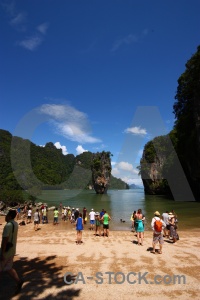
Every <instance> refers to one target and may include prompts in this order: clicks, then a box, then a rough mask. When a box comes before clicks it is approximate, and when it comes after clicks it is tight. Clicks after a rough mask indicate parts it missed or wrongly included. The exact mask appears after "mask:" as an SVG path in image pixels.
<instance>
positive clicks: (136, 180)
mask: <svg viewBox="0 0 200 300" xmlns="http://www.w3.org/2000/svg"><path fill="white" fill-rule="evenodd" d="M121 180H123V181H124V182H126V183H128V184H136V185H139V186H143V183H142V179H141V178H131V177H126V176H125V177H122V178H121Z"/></svg>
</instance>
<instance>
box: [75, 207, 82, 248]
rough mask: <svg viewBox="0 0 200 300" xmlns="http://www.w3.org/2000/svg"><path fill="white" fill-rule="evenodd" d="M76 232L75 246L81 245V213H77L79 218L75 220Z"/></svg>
mask: <svg viewBox="0 0 200 300" xmlns="http://www.w3.org/2000/svg"><path fill="white" fill-rule="evenodd" d="M76 230H77V244H81V243H82V231H83V218H82V214H81V213H79V216H78V218H77V219H76Z"/></svg>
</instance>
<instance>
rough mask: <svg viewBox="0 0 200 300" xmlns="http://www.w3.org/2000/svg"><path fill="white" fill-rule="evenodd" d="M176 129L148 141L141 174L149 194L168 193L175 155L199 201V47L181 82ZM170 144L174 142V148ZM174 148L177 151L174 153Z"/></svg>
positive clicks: (176, 104) (176, 100) (180, 78)
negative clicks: (168, 180)
mask: <svg viewBox="0 0 200 300" xmlns="http://www.w3.org/2000/svg"><path fill="white" fill-rule="evenodd" d="M173 109H174V114H175V118H176V121H175V125H174V129H173V130H172V131H171V132H170V133H169V134H168V135H166V136H161V137H156V138H155V139H153V140H152V141H150V142H148V143H147V144H146V145H145V147H144V151H143V156H142V159H141V162H140V167H139V169H140V173H141V176H142V179H143V183H144V188H145V192H146V193H147V194H158V193H160V194H169V193H170V192H171V191H170V187H169V184H168V182H167V180H166V178H170V176H171V177H172V176H174V180H176V184H177V185H178V184H179V185H180V186H181V184H182V183H181V182H180V180H179V178H178V176H176V177H175V175H174V170H175V168H176V167H175V164H176V155H177V156H178V159H179V161H180V163H181V166H182V168H183V170H184V173H185V176H186V178H187V180H188V182H189V184H190V187H191V189H192V192H193V194H194V196H195V198H196V199H197V200H199V199H200V46H199V47H198V48H197V51H196V53H195V54H194V55H192V57H191V59H190V60H188V61H187V63H186V70H185V72H184V73H183V74H182V75H181V76H180V77H179V79H178V87H177V93H176V96H175V103H174V106H173ZM169 143H172V145H173V147H171V145H170V144H169ZM174 149H175V151H174Z"/></svg>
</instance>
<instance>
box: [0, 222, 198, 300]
mask: <svg viewBox="0 0 200 300" xmlns="http://www.w3.org/2000/svg"><path fill="white" fill-rule="evenodd" d="M0 223H2V225H1V226H0V234H2V230H3V227H4V224H5V221H4V217H0ZM88 228H89V225H88V224H87V225H86V226H85V228H84V231H83V243H82V244H81V245H77V244H76V230H75V228H74V227H73V226H72V225H71V224H69V223H67V222H61V223H60V224H59V225H57V226H54V225H53V224H52V223H50V224H44V225H42V224H40V229H39V230H38V231H34V229H33V223H32V224H28V225H26V226H20V227H19V232H18V243H17V253H16V256H15V261H14V267H15V269H16V270H17V272H18V274H19V275H20V276H23V278H24V280H25V283H24V285H23V288H22V291H21V293H20V294H19V295H17V296H15V297H12V295H13V292H14V288H15V283H14V281H12V279H10V278H9V277H8V275H7V274H6V273H4V274H3V276H2V278H1V281H0V299H5V300H6V299H16V300H17V299H83V300H86V299H87V300H88V299H99V300H100V299H101V300H102V299H133V298H135V297H137V298H139V299H155V298H157V297H159V298H160V299H181V300H186V299H187V300H188V299H189V298H192V299H200V296H199V295H200V289H199V283H200V252H199V249H200V229H196V230H193V231H181V230H179V235H180V240H179V241H178V242H177V243H175V244H172V243H171V242H170V241H169V240H168V239H165V243H164V246H163V253H162V254H158V253H156V254H152V253H151V252H150V250H151V246H152V232H150V231H146V232H145V239H144V245H143V246H138V245H137V242H136V241H137V238H136V236H135V233H133V232H131V231H111V232H110V236H109V237H102V236H101V237H100V236H95V235H94V232H93V231H90V230H89V229H88ZM108 272H109V273H108ZM66 273H70V274H72V275H76V276H75V277H71V275H69V276H67V274H66ZM74 279H75V281H74ZM169 281H170V282H169ZM67 282H68V283H69V282H71V284H67Z"/></svg>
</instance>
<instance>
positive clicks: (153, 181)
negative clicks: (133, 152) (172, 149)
mask: <svg viewBox="0 0 200 300" xmlns="http://www.w3.org/2000/svg"><path fill="white" fill-rule="evenodd" d="M167 142H168V138H167V136H160V137H156V138H154V139H153V140H152V141H150V142H148V143H147V144H146V145H145V147H144V151H143V155H142V158H141V161H140V175H141V178H142V181H143V185H144V191H145V194H147V195H165V194H171V192H170V189H169V186H168V184H167V182H166V179H165V178H166V177H165V176H164V170H163V168H164V166H166V163H167V157H169V153H168V149H169V147H168V143H167ZM155 148H156V150H157V151H155Z"/></svg>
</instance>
